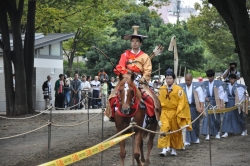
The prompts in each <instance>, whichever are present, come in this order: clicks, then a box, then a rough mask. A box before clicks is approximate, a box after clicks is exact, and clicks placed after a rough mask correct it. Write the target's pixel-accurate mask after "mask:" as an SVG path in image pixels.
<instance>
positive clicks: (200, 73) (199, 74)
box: [190, 70, 206, 78]
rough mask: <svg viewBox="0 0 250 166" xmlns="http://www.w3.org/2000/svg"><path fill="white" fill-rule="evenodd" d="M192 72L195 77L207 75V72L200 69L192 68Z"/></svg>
mask: <svg viewBox="0 0 250 166" xmlns="http://www.w3.org/2000/svg"><path fill="white" fill-rule="evenodd" d="M190 73H191V74H192V75H193V78H198V77H202V78H204V77H206V73H205V72H200V71H195V70H190Z"/></svg>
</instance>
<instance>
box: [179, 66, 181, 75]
mask: <svg viewBox="0 0 250 166" xmlns="http://www.w3.org/2000/svg"><path fill="white" fill-rule="evenodd" d="M179 77H181V65H180V69H179Z"/></svg>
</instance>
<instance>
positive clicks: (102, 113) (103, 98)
mask: <svg viewBox="0 0 250 166" xmlns="http://www.w3.org/2000/svg"><path fill="white" fill-rule="evenodd" d="M104 97H105V96H104V95H102V99H101V100H102V141H103V138H104V136H103V118H104V112H103V109H104V107H103V106H104ZM102 160H103V151H102V152H101V165H100V166H103V161H102Z"/></svg>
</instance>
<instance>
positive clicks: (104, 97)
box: [100, 80, 108, 108]
mask: <svg viewBox="0 0 250 166" xmlns="http://www.w3.org/2000/svg"><path fill="white" fill-rule="evenodd" d="M107 95H108V84H107V80H104V83H103V85H102V87H101V95H100V96H101V98H102V105H103V108H106V102H107Z"/></svg>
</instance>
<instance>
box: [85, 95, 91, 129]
mask: <svg viewBox="0 0 250 166" xmlns="http://www.w3.org/2000/svg"><path fill="white" fill-rule="evenodd" d="M86 102H87V103H88V106H87V107H88V108H87V112H88V134H89V107H90V106H89V92H87V101H86Z"/></svg>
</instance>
